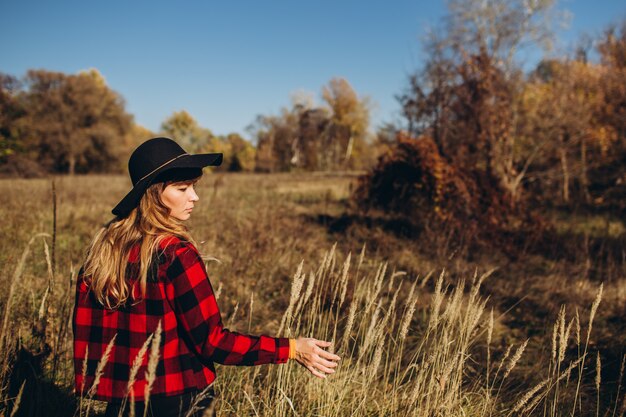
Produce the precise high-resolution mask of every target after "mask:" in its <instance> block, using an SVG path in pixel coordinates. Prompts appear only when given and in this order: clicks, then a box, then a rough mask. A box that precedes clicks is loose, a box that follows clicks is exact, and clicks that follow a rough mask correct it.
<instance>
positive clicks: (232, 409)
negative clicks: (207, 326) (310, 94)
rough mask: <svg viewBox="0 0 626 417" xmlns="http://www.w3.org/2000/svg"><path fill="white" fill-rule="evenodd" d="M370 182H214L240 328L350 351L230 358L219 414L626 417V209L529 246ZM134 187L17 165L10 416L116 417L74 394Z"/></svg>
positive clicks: (7, 313) (9, 310)
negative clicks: (88, 328)
mask: <svg viewBox="0 0 626 417" xmlns="http://www.w3.org/2000/svg"><path fill="white" fill-rule="evenodd" d="M355 181H356V176H355V175H354V174H332V175H331V174H328V175H324V174H272V175H256V174H224V175H206V176H205V178H203V179H202V181H201V182H200V183H199V195H200V202H199V203H198V204H197V205H196V207H197V208H196V209H195V210H194V214H193V216H192V219H191V220H190V228H191V231H192V235H193V236H194V237H195V238H196V240H197V241H198V243H199V249H200V251H201V252H202V253H203V254H204V255H205V256H206V257H207V269H208V271H209V275H210V276H211V280H212V283H213V286H214V288H216V289H217V292H218V293H219V299H218V303H219V305H220V308H221V311H222V317H223V320H224V322H225V323H226V324H227V327H229V328H230V329H231V330H237V331H240V332H250V333H253V334H259V333H266V334H272V335H286V336H311V337H316V338H320V339H326V340H332V341H333V342H334V345H333V349H334V351H335V352H338V353H339V354H340V356H342V358H343V359H342V361H341V363H340V366H339V368H338V371H337V372H336V373H335V374H333V375H331V376H329V377H328V378H327V379H326V380H323V381H322V380H318V379H315V378H314V377H312V376H311V375H310V374H309V373H308V371H306V370H305V369H304V368H302V367H300V366H298V365H296V364H294V363H288V364H286V365H281V366H261V367H255V368H233V367H224V366H219V367H218V369H217V371H218V378H217V382H216V385H215V389H216V391H217V393H218V401H217V402H216V404H215V406H216V409H217V414H218V415H220V416H227V415H235V416H351V415H354V416H424V417H426V416H517V415H539V416H572V415H574V416H582V415H585V416H586V415H590V416H591V415H601V416H622V415H624V411H625V410H624V409H625V407H626V400H625V396H624V388H625V387H624V386H623V384H624V382H625V379H624V361H625V356H624V355H625V353H626V326H625V324H624V316H626V259H625V258H626V253H625V252H624V251H625V250H626V249H625V248H626V245H624V241H625V240H626V237H625V236H626V234H625V233H624V223H622V221H620V220H619V219H610V218H600V217H585V218H584V219H578V218H573V217H572V216H567V215H563V214H559V213H555V214H553V215H551V217H552V218H553V220H554V222H555V223H556V226H557V228H556V229H557V230H558V231H559V234H560V236H562V237H563V241H562V245H563V247H564V248H566V249H563V253H562V254H561V252H560V250H561V247H560V246H559V245H560V243H559V242H558V241H557V242H556V243H555V244H554V245H555V246H553V247H551V248H548V249H546V248H544V249H542V250H534V251H531V250H529V251H526V252H524V253H520V254H518V256H514V257H511V256H509V255H505V254H503V253H500V252H499V251H498V250H497V249H489V250H487V249H484V248H483V249H482V250H481V249H480V248H466V247H458V245H456V244H455V242H452V241H450V239H449V238H448V237H446V236H445V235H432V234H431V235H426V234H422V235H417V236H416V235H414V234H413V233H411V231H410V230H409V231H407V230H405V229H404V228H403V226H402V224H398V223H397V222H393V221H390V220H389V219H385V218H384V217H379V218H364V217H363V216H360V215H357V214H354V213H353V212H352V211H351V210H352V209H351V208H350V204H349V196H350V192H351V190H352V189H353V187H354V184H355ZM128 187H129V184H128V180H127V179H126V178H125V177H122V176H89V177H80V176H77V177H57V178H55V179H54V193H53V191H52V180H50V179H40V180H0V196H2V197H1V198H2V204H1V205H0V219H2V220H1V222H0V234H1V235H2V239H1V240H0V246H1V247H0V271H1V272H2V273H1V275H0V288H2V292H1V293H0V312H1V313H0V314H1V316H0V317H1V318H2V327H1V328H0V332H1V333H0V367H1V368H0V384H1V386H0V416H5V417H9V416H13V415H14V412H15V411H16V410H17V413H15V415H16V416H19V415H32V416H34V415H51V416H74V415H76V416H78V415H82V416H84V415H87V414H89V415H98V414H99V413H102V411H103V404H101V403H98V402H95V401H91V400H90V399H89V398H81V399H75V398H74V396H73V394H72V382H73V368H72V362H71V358H72V352H71V340H72V337H71V322H70V319H71V317H70V315H71V309H72V305H73V301H74V287H73V286H74V284H75V274H76V272H77V270H78V268H79V267H80V264H81V262H82V259H83V255H84V250H85V248H86V246H87V244H88V242H89V240H90V238H91V236H92V235H93V234H94V233H95V232H96V230H97V229H98V227H100V226H101V225H102V224H104V223H105V222H107V221H108V220H110V219H111V214H110V209H111V208H112V207H113V206H114V205H115V203H117V201H118V200H119V199H120V198H121V197H122V196H123V195H124V194H125V192H126V191H127V190H128ZM54 202H56V204H54ZM55 209H56V216H55V215H54V212H55ZM55 219H56V224H55ZM581 236H583V238H581ZM104 366H106V364H104ZM23 381H26V382H25V383H23ZM16 407H17V408H16Z"/></svg>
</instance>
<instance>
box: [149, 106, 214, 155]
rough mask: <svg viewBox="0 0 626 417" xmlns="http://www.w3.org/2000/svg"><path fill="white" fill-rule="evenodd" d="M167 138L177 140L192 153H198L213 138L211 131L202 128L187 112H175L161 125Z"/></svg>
mask: <svg viewBox="0 0 626 417" xmlns="http://www.w3.org/2000/svg"><path fill="white" fill-rule="evenodd" d="M161 131H162V132H163V134H164V135H165V136H168V137H171V138H172V139H175V140H176V141H177V142H178V143H179V144H180V145H181V146H182V147H183V148H184V149H186V150H187V151H188V152H190V153H197V152H199V151H200V149H202V148H204V147H205V146H206V144H207V143H208V141H209V140H210V139H211V138H212V137H213V133H211V131H210V130H209V129H206V128H203V127H201V126H200V125H199V124H198V122H197V121H196V119H194V118H193V116H192V115H191V114H189V113H188V112H187V111H186V110H181V111H178V112H174V113H173V114H172V115H171V116H169V117H168V118H167V119H165V121H164V122H163V123H162V124H161Z"/></svg>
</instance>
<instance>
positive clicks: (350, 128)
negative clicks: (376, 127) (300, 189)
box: [322, 78, 369, 167]
mask: <svg viewBox="0 0 626 417" xmlns="http://www.w3.org/2000/svg"><path fill="white" fill-rule="evenodd" d="M322 97H323V99H324V101H325V102H326V104H327V105H328V106H329V107H330V113H331V118H330V124H329V126H328V129H329V132H328V134H327V135H326V139H327V143H325V145H326V147H327V149H326V152H325V156H326V165H327V166H330V167H340V166H343V167H350V161H351V157H352V155H353V152H354V150H355V148H356V147H361V145H362V143H363V142H364V141H365V135H366V133H367V128H368V127H369V103H368V99H367V98H359V96H358V95H357V93H356V92H355V91H354V89H353V88H352V86H351V85H350V83H348V81H346V80H345V79H343V78H333V79H331V80H330V81H329V82H328V84H327V85H326V86H324V87H323V88H322Z"/></svg>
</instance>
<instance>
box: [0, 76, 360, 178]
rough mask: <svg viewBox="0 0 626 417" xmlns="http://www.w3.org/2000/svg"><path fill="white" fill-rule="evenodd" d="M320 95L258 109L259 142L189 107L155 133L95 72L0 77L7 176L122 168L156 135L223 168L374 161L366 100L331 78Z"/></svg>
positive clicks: (0, 160) (0, 150)
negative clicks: (317, 99) (316, 99)
mask: <svg viewBox="0 0 626 417" xmlns="http://www.w3.org/2000/svg"><path fill="white" fill-rule="evenodd" d="M322 96H323V98H324V101H325V105H322V106H315V105H314V104H313V100H312V99H309V98H305V97H303V96H301V97H300V98H298V99H294V104H293V106H292V108H290V109H283V110H282V112H281V113H280V115H278V116H262V115H260V116H258V118H257V120H256V121H255V122H254V123H253V124H252V125H251V126H250V130H251V132H252V135H253V141H254V143H256V146H254V145H253V143H252V142H250V141H247V140H245V139H244V138H243V137H242V136H240V135H239V134H237V133H230V134H227V135H215V134H213V132H212V131H211V130H210V129H208V128H205V127H203V126H201V125H200V124H199V123H198V122H197V120H196V119H195V118H194V117H193V116H192V115H191V114H189V113H188V112H187V111H185V110H181V111H178V112H174V113H173V114H172V115H171V116H169V117H168V118H167V119H166V120H164V121H163V123H162V124H161V128H160V131H159V132H151V131H150V130H148V129H146V128H144V127H142V126H140V125H138V124H136V123H135V121H134V118H133V116H132V115H131V114H129V113H128V112H127V111H126V109H125V102H124V99H123V98H122V96H121V95H120V94H119V93H117V92H115V91H113V90H112V89H111V88H110V87H108V86H107V84H106V81H105V79H104V77H103V76H102V75H101V74H100V73H99V72H98V71H97V70H95V69H91V70H88V71H82V72H79V73H78V74H64V73H61V72H53V71H46V70H30V71H28V72H27V74H26V75H25V76H24V77H22V78H17V77H15V76H12V75H8V74H0V174H3V175H5V176H7V175H10V176H26V177H32V176H41V175H45V174H49V173H68V174H75V173H96V172H121V171H123V170H124V169H125V166H124V165H125V162H126V161H127V160H128V156H129V154H130V152H132V150H133V149H134V147H135V146H137V145H138V144H139V143H141V142H142V141H143V140H146V139H148V138H149V137H151V136H155V135H158V134H160V135H165V136H169V137H172V138H174V139H176V140H177V141H178V142H179V143H180V144H181V145H182V146H183V147H184V148H185V149H187V150H189V151H190V152H194V153H195V152H223V153H224V155H225V160H224V164H223V165H222V166H221V167H220V168H218V169H219V170H227V171H260V172H275V171H289V170H295V169H302V170H329V169H354V168H363V167H364V166H366V165H367V164H368V163H371V161H372V156H371V155H370V154H369V153H367V152H366V151H367V134H368V127H369V109H368V101H367V99H366V98H360V97H359V96H358V95H357V93H356V92H355V91H354V90H353V89H352V87H351V86H350V84H349V83H348V82H347V81H346V80H344V79H341V78H337V79H333V80H331V81H330V82H329V84H328V85H327V86H325V87H324V88H323V89H322Z"/></svg>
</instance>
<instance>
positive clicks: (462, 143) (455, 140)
mask: <svg viewBox="0 0 626 417" xmlns="http://www.w3.org/2000/svg"><path fill="white" fill-rule="evenodd" d="M552 3H553V1H552V0H545V1H533V2H523V1H512V0H492V1H479V0H469V1H460V0H455V1H451V2H450V3H449V13H448V16H447V19H446V25H445V26H444V27H443V31H442V33H441V34H437V33H433V34H432V35H431V38H430V40H429V41H428V43H427V44H426V51H427V53H428V57H429V58H428V60H427V62H426V63H425V65H424V68H423V69H422V71H420V72H418V73H416V74H414V75H413V76H412V77H411V78H410V85H409V88H408V90H407V91H406V92H405V93H404V94H402V95H401V96H400V97H399V99H400V102H401V104H402V106H403V113H404V115H405V118H406V119H407V127H408V129H409V131H410V133H411V134H412V135H414V136H416V137H419V136H420V135H424V134H427V135H429V136H431V137H432V138H433V139H434V141H435V143H436V144H437V147H438V148H439V151H440V152H441V154H442V155H444V156H445V157H446V158H448V159H449V160H450V161H452V162H453V163H454V164H456V165H458V166H460V167H464V168H465V169H468V170H479V171H482V172H484V174H485V178H487V179H488V180H489V181H495V182H497V183H499V186H501V187H502V188H503V189H505V190H507V192H509V193H511V195H512V196H513V197H514V198H513V200H512V201H516V200H517V197H518V194H519V190H520V184H521V182H522V181H521V180H522V178H523V176H524V175H525V171H526V169H527V166H528V161H529V159H531V158H532V156H533V152H532V151H531V152H530V153H520V152H519V150H520V146H518V136H517V135H516V134H515V130H516V125H515V123H516V121H517V120H518V118H517V117H518V108H517V103H518V101H517V96H518V94H519V91H520V83H521V82H522V80H523V77H522V74H521V71H520V69H519V64H517V62H516V60H515V58H516V56H517V54H518V52H519V51H520V49H521V48H523V47H524V46H527V45H528V44H537V43H538V42H541V43H544V42H547V41H548V40H549V39H550V32H549V30H548V29H549V27H550V26H549V25H546V24H545V19H544V18H545V17H547V16H549V11H550V9H551V7H552Z"/></svg>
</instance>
